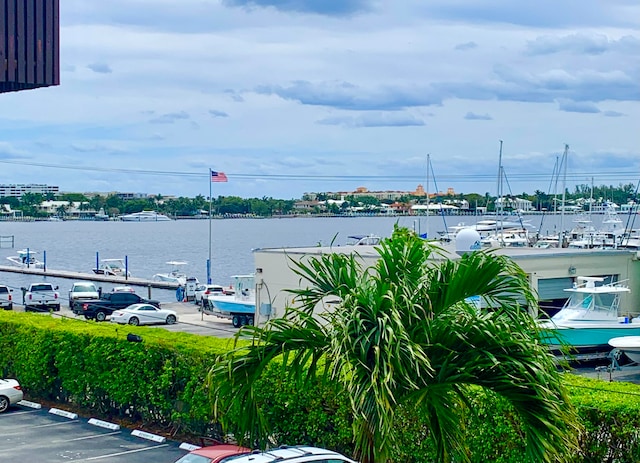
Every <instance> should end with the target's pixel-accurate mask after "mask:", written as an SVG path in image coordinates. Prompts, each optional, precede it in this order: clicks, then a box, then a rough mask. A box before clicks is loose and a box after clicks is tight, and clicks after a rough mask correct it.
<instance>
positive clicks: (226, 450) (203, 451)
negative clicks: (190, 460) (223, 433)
mask: <svg viewBox="0 0 640 463" xmlns="http://www.w3.org/2000/svg"><path fill="white" fill-rule="evenodd" d="M251 451H252V450H251V449H248V448H246V447H241V446H239V445H232V444H219V445H212V446H209V447H201V448H199V449H197V450H193V451H191V453H192V454H195V455H201V456H203V457H207V458H211V459H212V460H213V461H214V462H218V461H220V460H221V459H222V458H225V457H229V456H231V455H242V454H246V453H250V452H251Z"/></svg>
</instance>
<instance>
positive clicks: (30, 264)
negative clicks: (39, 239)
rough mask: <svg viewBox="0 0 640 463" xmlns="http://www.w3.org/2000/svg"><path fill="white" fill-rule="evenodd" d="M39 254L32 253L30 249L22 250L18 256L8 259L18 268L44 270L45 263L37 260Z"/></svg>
mask: <svg viewBox="0 0 640 463" xmlns="http://www.w3.org/2000/svg"><path fill="white" fill-rule="evenodd" d="M37 253H38V252H37V251H32V250H30V249H22V250H20V251H18V255H16V256H9V257H7V260H9V261H10V262H11V263H12V264H14V265H17V266H18V267H25V268H44V262H40V261H39V260H38V259H37V258H36V254H37Z"/></svg>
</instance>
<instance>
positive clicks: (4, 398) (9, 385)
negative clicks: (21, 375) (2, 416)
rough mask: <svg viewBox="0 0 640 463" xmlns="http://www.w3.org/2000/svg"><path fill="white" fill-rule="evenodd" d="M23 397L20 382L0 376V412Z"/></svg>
mask: <svg viewBox="0 0 640 463" xmlns="http://www.w3.org/2000/svg"><path fill="white" fill-rule="evenodd" d="M23 398H24V394H23V393H22V388H21V387H20V383H18V381H16V380H15V379H2V378H0V413H2V412H5V411H7V409H8V408H9V407H10V406H11V405H15V404H16V403H18V402H20V401H21V400H22V399H23Z"/></svg>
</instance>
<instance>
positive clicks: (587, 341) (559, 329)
mask: <svg viewBox="0 0 640 463" xmlns="http://www.w3.org/2000/svg"><path fill="white" fill-rule="evenodd" d="M545 328H549V329H550V331H549V332H548V336H547V337H546V338H545V340H544V342H545V343H546V344H548V345H549V347H551V348H552V349H560V348H561V346H562V343H563V342H564V343H565V344H567V345H569V346H571V347H573V348H575V349H577V350H579V351H581V350H602V351H609V350H611V346H610V345H609V340H610V339H612V338H616V337H621V336H640V323H617V324H613V323H611V324H609V325H603V326H584V324H582V326H580V325H575V326H571V327H567V326H547V327H545ZM639 351H640V349H639Z"/></svg>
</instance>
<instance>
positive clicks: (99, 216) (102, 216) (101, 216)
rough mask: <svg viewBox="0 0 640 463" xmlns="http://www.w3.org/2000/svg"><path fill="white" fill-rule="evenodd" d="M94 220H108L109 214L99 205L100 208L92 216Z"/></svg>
mask: <svg viewBox="0 0 640 463" xmlns="http://www.w3.org/2000/svg"><path fill="white" fill-rule="evenodd" d="M93 218H94V220H98V221H106V220H109V214H105V212H104V208H103V207H101V208H100V210H99V211H98V212H97V213H96V215H94V216H93Z"/></svg>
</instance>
